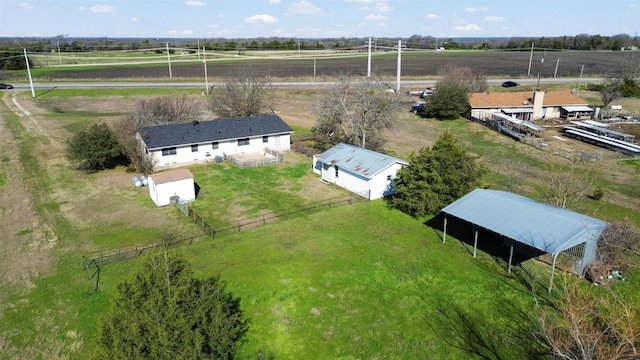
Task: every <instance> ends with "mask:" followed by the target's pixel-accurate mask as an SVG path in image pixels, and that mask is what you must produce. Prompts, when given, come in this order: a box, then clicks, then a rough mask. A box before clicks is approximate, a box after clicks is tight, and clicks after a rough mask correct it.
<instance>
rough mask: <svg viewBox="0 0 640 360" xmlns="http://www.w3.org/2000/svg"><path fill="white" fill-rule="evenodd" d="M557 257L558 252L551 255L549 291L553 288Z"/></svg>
mask: <svg viewBox="0 0 640 360" xmlns="http://www.w3.org/2000/svg"><path fill="white" fill-rule="evenodd" d="M557 257H558V254H554V255H553V261H551V279H549V292H551V289H552V288H553V273H554V272H555V270H556V259H557Z"/></svg>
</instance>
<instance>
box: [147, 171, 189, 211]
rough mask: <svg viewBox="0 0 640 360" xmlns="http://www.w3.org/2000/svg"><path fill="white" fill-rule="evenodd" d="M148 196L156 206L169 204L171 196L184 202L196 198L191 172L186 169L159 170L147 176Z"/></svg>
mask: <svg viewBox="0 0 640 360" xmlns="http://www.w3.org/2000/svg"><path fill="white" fill-rule="evenodd" d="M149 196H150V197H151V200H153V202H154V203H155V204H156V205H158V206H166V205H169V204H171V197H173V196H178V197H179V198H180V199H181V200H182V201H184V202H190V201H193V200H195V199H196V189H195V184H194V182H193V174H191V171H189V170H187V169H181V170H174V171H167V172H161V173H157V174H153V175H150V176H149Z"/></svg>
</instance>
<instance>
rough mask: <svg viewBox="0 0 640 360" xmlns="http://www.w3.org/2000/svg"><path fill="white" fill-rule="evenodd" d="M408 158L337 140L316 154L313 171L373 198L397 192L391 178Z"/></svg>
mask: <svg viewBox="0 0 640 360" xmlns="http://www.w3.org/2000/svg"><path fill="white" fill-rule="evenodd" d="M405 165H409V163H408V162H406V161H404V160H401V159H397V158H394V157H392V156H389V155H385V154H381V153H378V152H375V151H372V150H368V149H364V148H361V147H359V146H354V145H349V144H343V143H340V144H337V145H336V146H334V147H332V148H331V149H329V150H327V151H325V152H323V153H322V154H320V155H314V156H313V171H314V172H315V173H316V174H320V178H321V179H322V180H323V181H326V182H328V183H332V184H336V185H338V186H340V187H343V188H345V189H347V190H349V191H351V192H354V193H356V194H358V195H360V196H363V197H366V198H367V199H369V200H374V199H379V198H381V197H383V196H386V195H391V194H393V188H392V187H391V180H392V179H393V178H395V177H396V174H397V172H398V170H400V169H401V168H402V167H403V166H405Z"/></svg>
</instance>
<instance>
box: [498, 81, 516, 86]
mask: <svg viewBox="0 0 640 360" xmlns="http://www.w3.org/2000/svg"><path fill="white" fill-rule="evenodd" d="M514 86H518V83H517V82H515V81H505V82H503V83H502V87H514Z"/></svg>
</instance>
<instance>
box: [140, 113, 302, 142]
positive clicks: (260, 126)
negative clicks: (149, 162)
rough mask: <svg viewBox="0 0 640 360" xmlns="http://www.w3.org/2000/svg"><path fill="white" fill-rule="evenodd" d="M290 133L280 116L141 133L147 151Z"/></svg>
mask: <svg viewBox="0 0 640 360" xmlns="http://www.w3.org/2000/svg"><path fill="white" fill-rule="evenodd" d="M291 132H293V130H292V129H291V128H290V127H289V125H287V124H286V123H285V122H284V121H283V120H282V119H281V118H280V117H279V116H278V115H264V116H253V117H246V118H232V119H219V120H210V121H196V122H189V123H179V124H170V125H157V126H147V127H143V128H141V129H140V130H139V133H140V135H141V136H142V138H143V139H144V142H145V144H147V148H148V149H158V148H165V147H171V146H180V145H189V144H200V143H207V142H215V141H224V140H231V139H242V138H248V137H256V136H265V135H274V134H282V133H291Z"/></svg>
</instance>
